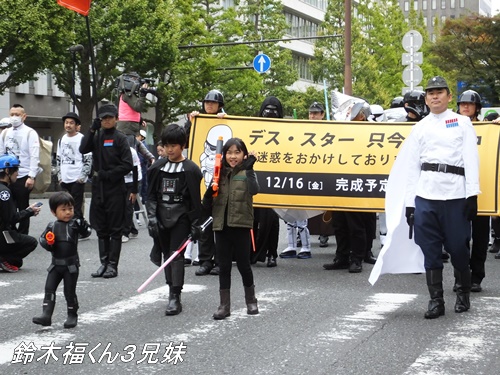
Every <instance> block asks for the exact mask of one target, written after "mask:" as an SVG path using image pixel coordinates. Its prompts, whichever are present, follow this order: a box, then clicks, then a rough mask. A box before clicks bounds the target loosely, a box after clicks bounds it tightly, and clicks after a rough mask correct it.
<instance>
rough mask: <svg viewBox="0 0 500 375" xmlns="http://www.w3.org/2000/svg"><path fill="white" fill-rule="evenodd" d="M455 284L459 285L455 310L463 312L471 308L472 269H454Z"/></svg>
mask: <svg viewBox="0 0 500 375" xmlns="http://www.w3.org/2000/svg"><path fill="white" fill-rule="evenodd" d="M454 274H455V285H456V286H457V300H456V302H455V312H456V313H463V312H465V311H467V310H469V309H470V299H469V297H470V288H471V276H470V271H469V270H468V269H467V270H466V271H464V272H460V271H458V270H457V269H455V271H454Z"/></svg>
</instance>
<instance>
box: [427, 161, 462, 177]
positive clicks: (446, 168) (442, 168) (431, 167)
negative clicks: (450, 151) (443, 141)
mask: <svg viewBox="0 0 500 375" xmlns="http://www.w3.org/2000/svg"><path fill="white" fill-rule="evenodd" d="M421 169H422V170H423V171H432V172H443V173H453V174H458V175H460V176H465V169H464V168H462V167H455V166H454V165H448V164H433V163H422V167H421Z"/></svg>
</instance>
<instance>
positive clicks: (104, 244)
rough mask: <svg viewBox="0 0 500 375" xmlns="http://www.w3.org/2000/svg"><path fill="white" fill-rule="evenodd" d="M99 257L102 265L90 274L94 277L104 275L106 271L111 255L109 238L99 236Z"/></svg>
mask: <svg viewBox="0 0 500 375" xmlns="http://www.w3.org/2000/svg"><path fill="white" fill-rule="evenodd" d="M98 245H99V259H100V260H101V266H100V267H99V268H98V269H97V271H95V272H94V273H92V274H91V275H90V276H92V277H102V275H104V272H106V268H107V266H108V256H109V238H106V239H104V238H99V241H98Z"/></svg>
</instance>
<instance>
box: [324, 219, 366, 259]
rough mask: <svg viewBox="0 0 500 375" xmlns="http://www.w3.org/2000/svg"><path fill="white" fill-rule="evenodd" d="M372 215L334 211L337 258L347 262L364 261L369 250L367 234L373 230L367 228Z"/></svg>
mask: <svg viewBox="0 0 500 375" xmlns="http://www.w3.org/2000/svg"><path fill="white" fill-rule="evenodd" d="M370 215H373V214H370V213H367V212H348V211H334V212H333V214H332V221H333V227H334V229H335V238H336V240H337V252H336V255H335V258H337V259H339V260H342V261H347V260H349V259H351V260H353V259H355V260H360V261H361V260H363V259H364V257H365V254H366V250H367V232H370V230H372V229H373V228H367V225H366V223H367V222H369V219H370V217H371V216H370Z"/></svg>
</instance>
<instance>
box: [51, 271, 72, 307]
mask: <svg viewBox="0 0 500 375" xmlns="http://www.w3.org/2000/svg"><path fill="white" fill-rule="evenodd" d="M78 274H79V270H78V267H77V268H76V272H74V273H70V272H69V269H68V266H54V268H52V269H51V270H50V272H49V274H48V275H47V281H46V282H45V293H46V294H47V293H53V294H54V295H55V293H56V290H57V287H58V286H59V284H60V283H61V280H64V298H65V299H66V302H67V304H68V306H73V305H75V304H76V303H77V298H76V282H77V281H78Z"/></svg>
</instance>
